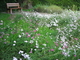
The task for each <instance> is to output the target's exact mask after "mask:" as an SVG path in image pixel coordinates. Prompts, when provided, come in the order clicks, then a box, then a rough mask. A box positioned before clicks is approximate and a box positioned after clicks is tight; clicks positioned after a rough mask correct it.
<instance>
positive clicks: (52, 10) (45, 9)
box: [34, 5, 63, 13]
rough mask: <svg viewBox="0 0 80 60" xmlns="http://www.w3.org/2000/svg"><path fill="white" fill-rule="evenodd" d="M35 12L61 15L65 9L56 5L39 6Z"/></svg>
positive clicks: (35, 8)
mask: <svg viewBox="0 0 80 60" xmlns="http://www.w3.org/2000/svg"><path fill="white" fill-rule="evenodd" d="M34 10H35V11H37V12H44V13H61V12H62V11H63V9H62V8H61V7H59V6H56V5H50V6H47V5H37V6H35V7H34Z"/></svg>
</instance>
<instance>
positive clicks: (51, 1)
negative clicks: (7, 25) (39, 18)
mask: <svg viewBox="0 0 80 60" xmlns="http://www.w3.org/2000/svg"><path fill="white" fill-rule="evenodd" d="M13 2H19V3H20V5H21V6H22V7H23V8H24V7H25V8H28V6H27V5H28V3H31V5H32V6H35V5H37V4H46V5H58V6H61V7H63V8H64V9H65V8H68V9H73V8H74V7H77V10H80V0H66V1H65V0H0V11H6V3H13Z"/></svg>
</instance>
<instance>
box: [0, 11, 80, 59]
mask: <svg viewBox="0 0 80 60" xmlns="http://www.w3.org/2000/svg"><path fill="white" fill-rule="evenodd" d="M0 60H80V11H71V10H65V11H63V13H61V14H57V13H53V14H46V13H45V14H44V13H38V12H21V13H20V14H17V13H16V14H12V15H11V14H7V13H0Z"/></svg>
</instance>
